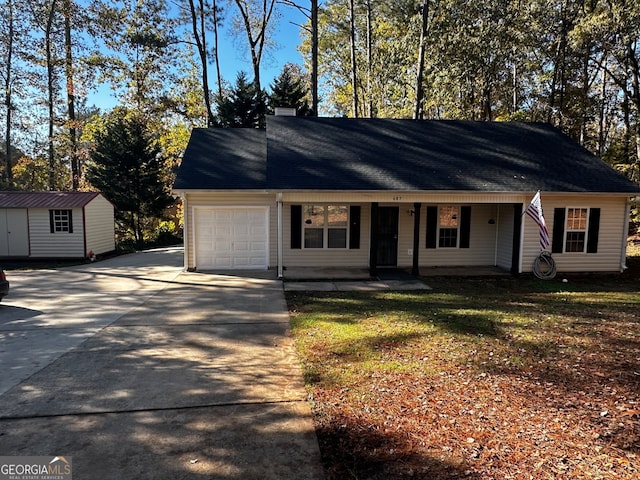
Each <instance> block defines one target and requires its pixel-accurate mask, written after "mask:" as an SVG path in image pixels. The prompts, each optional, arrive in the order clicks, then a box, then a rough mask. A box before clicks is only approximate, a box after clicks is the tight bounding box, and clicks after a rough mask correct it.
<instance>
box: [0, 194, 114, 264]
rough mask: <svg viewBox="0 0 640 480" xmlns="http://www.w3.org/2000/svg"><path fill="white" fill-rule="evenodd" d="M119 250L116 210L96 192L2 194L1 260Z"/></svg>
mask: <svg viewBox="0 0 640 480" xmlns="http://www.w3.org/2000/svg"><path fill="white" fill-rule="evenodd" d="M113 250H115V221H114V208H113V205H112V204H111V203H110V202H109V201H108V200H107V199H106V198H104V196H102V194H100V193H97V192H0V259H2V258H4V259H7V258H10V259H20V258H25V259H26V258H41V259H44V258H51V259H73V258H86V257H87V256H88V255H89V252H93V253H94V254H95V255H99V254H101V253H105V252H111V251H113Z"/></svg>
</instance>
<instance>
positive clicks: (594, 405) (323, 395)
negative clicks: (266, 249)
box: [287, 248, 640, 480]
mask: <svg viewBox="0 0 640 480" xmlns="http://www.w3.org/2000/svg"><path fill="white" fill-rule="evenodd" d="M638 250H639V249H637V248H636V249H632V250H630V254H631V255H632V257H631V258H630V259H629V264H630V265H631V268H630V269H629V271H627V272H625V273H624V274H622V275H611V276H609V275H600V276H595V275H594V276H568V277H563V276H558V277H557V278H556V279H555V280H551V281H540V280H537V279H535V277H533V276H524V277H521V278H511V277H504V278H498V277H495V278H447V277H437V278H436V277H429V278H428V279H426V280H427V283H428V284H429V285H430V286H431V287H433V290H432V291H425V292H391V293H390V292H375V293H365V292H349V293H293V292H290V293H288V294H287V299H288V302H289V308H290V312H291V319H292V320H291V321H292V329H293V335H294V337H295V340H296V346H297V349H298V352H299V356H300V359H301V363H302V365H303V368H304V373H305V378H306V382H307V386H308V389H309V394H310V398H311V400H312V403H313V410H314V417H315V424H316V430H317V433H318V438H319V442H320V449H321V453H322V457H323V462H324V466H325V471H326V475H327V478H328V479H329V480H332V479H340V480H342V479H397V478H419V479H434V480H437V479H454V478H461V479H477V480H480V479H482V480H485V479H500V480H504V479H536V480H539V479H579V478H585V479H586V478H588V479H637V478H640V251H638ZM563 278H567V279H568V282H566V283H563V282H562V279H563Z"/></svg>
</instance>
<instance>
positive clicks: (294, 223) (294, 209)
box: [291, 205, 302, 249]
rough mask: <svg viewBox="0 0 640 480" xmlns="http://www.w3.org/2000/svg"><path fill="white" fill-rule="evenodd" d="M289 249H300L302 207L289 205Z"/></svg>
mask: <svg viewBox="0 0 640 480" xmlns="http://www.w3.org/2000/svg"><path fill="white" fill-rule="evenodd" d="M291 248H294V249H295V248H302V205H291Z"/></svg>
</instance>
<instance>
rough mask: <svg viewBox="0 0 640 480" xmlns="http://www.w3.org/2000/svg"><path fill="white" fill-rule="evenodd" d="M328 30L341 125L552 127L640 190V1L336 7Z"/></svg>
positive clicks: (324, 68)
mask: <svg viewBox="0 0 640 480" xmlns="http://www.w3.org/2000/svg"><path fill="white" fill-rule="evenodd" d="M318 28H319V38H320V43H319V45H320V49H319V72H320V79H321V80H320V83H321V90H322V91H323V93H324V99H325V103H324V105H323V107H324V111H325V112H326V113H328V114H330V115H347V116H352V117H357V116H380V117H396V118H398V117H400V118H411V117H413V118H435V119H439V118H441V119H470V120H484V121H491V120H523V121H548V122H551V123H553V124H554V125H556V126H558V127H560V128H561V129H562V130H563V131H565V132H566V133H567V134H569V135H570V136H572V137H573V138H574V139H576V140H578V141H580V142H581V143H582V144H583V145H585V146H586V147H587V148H589V149H590V150H591V151H593V152H595V153H597V154H600V155H603V156H604V157H605V158H607V159H609V161H610V162H611V163H613V164H616V165H618V167H619V168H620V169H621V170H626V171H627V173H628V175H629V176H630V177H631V178H634V179H636V180H638V179H640V163H638V162H639V159H640V121H639V112H640V103H638V99H639V98H640V72H639V70H638V68H639V65H640V45H639V42H640V38H639V37H640V1H638V0H609V1H604V0H590V1H588V2H584V1H582V0H530V1H528V2H520V1H517V0H479V1H476V2H468V1H466V0H420V1H415V0H397V1H395V2H384V1H382V0H326V1H325V2H323V5H322V8H321V10H320V12H319V21H318ZM305 35H306V38H305V40H304V42H303V45H302V50H303V52H304V53H305V55H306V57H307V58H310V56H311V48H310V46H311V38H310V34H309V33H308V32H306V34H305ZM354 47H355V48H354Z"/></svg>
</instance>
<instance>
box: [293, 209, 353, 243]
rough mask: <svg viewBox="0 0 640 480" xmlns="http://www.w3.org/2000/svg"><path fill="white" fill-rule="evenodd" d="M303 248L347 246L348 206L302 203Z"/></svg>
mask: <svg viewBox="0 0 640 480" xmlns="http://www.w3.org/2000/svg"><path fill="white" fill-rule="evenodd" d="M302 218H303V222H302V223H303V229H304V248H325V246H326V248H347V228H348V225H349V222H348V220H349V207H347V206H346V205H303V207H302Z"/></svg>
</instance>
